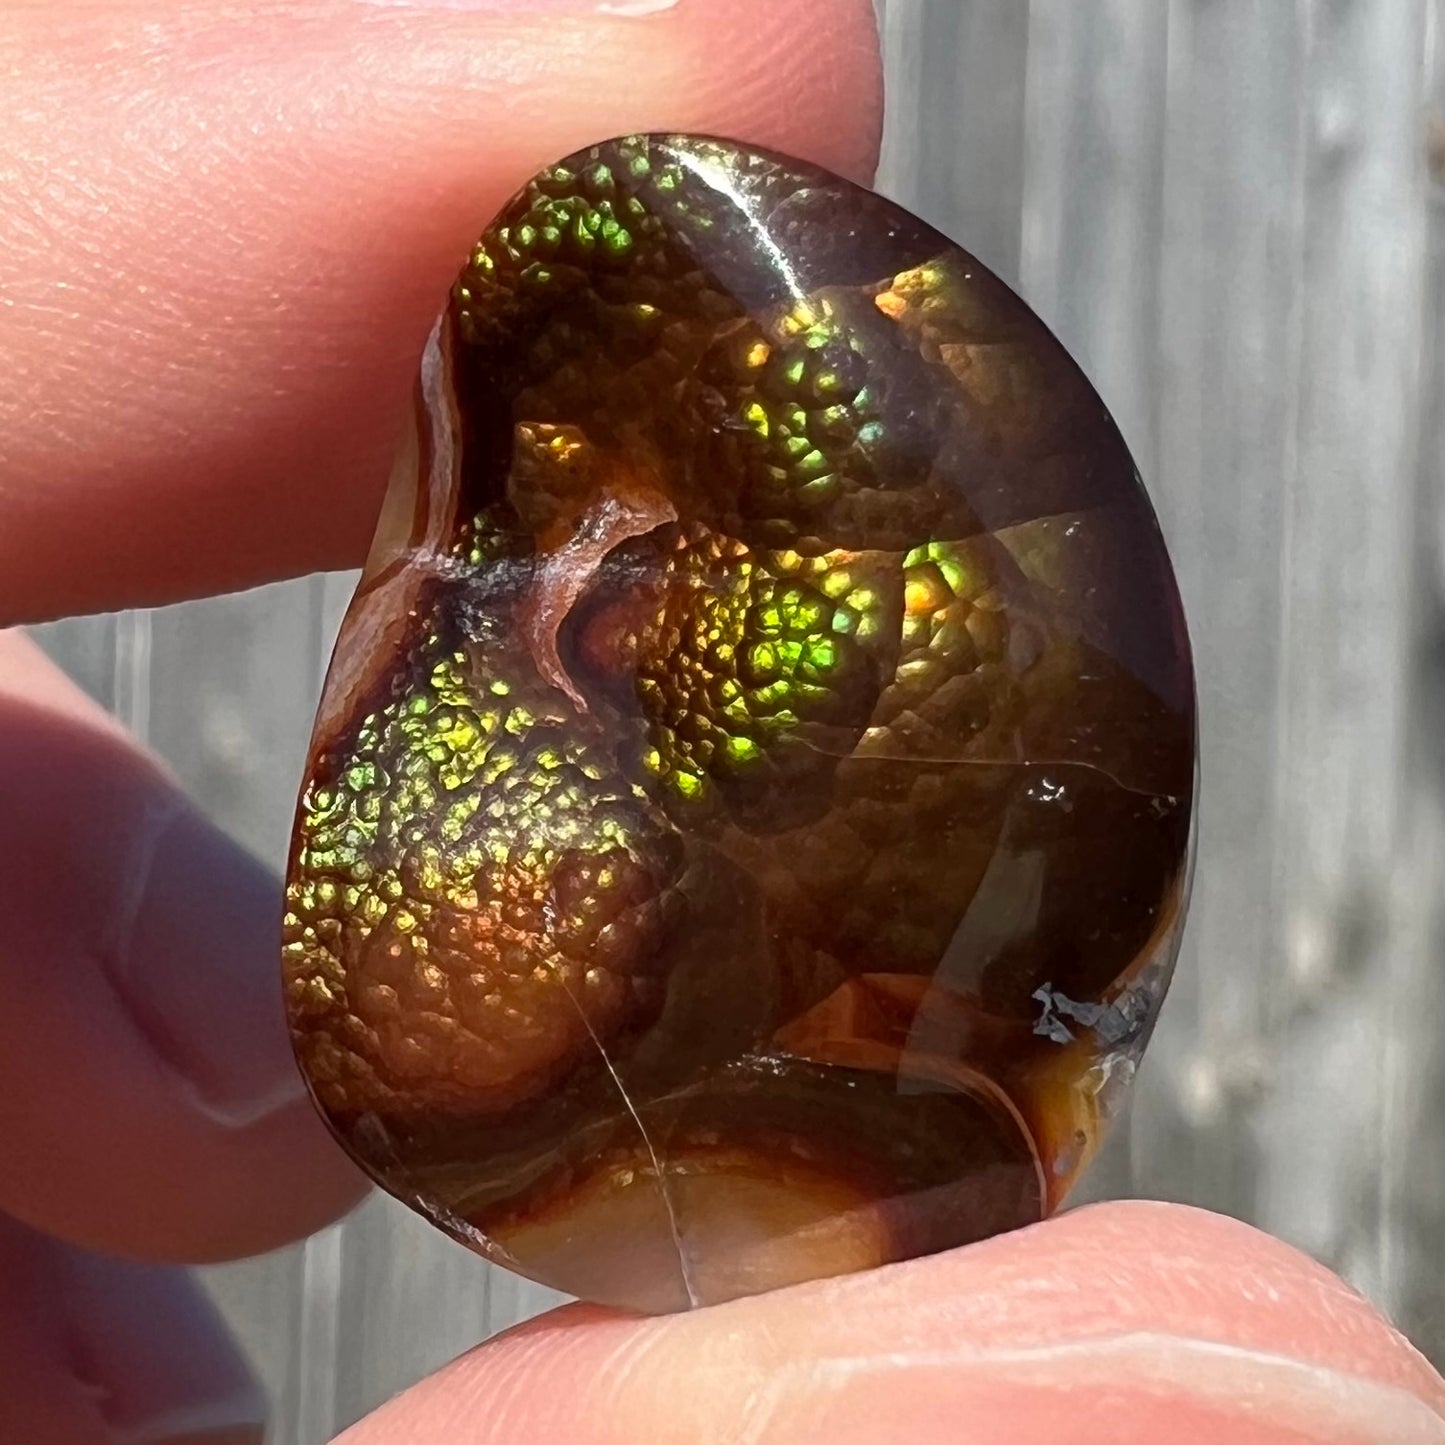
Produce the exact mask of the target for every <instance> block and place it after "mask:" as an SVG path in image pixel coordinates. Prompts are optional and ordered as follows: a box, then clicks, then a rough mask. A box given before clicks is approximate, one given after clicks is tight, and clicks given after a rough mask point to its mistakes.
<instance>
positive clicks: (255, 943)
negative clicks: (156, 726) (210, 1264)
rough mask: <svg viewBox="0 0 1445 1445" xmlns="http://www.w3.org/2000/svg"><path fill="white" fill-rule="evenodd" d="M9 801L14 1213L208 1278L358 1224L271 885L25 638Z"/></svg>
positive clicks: (5, 1171) (2, 1136) (10, 686)
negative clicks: (326, 1121) (204, 1268)
mask: <svg viewBox="0 0 1445 1445" xmlns="http://www.w3.org/2000/svg"><path fill="white" fill-rule="evenodd" d="M0 798H3V799H4V800H5V803H4V807H3V808H0V880H3V881H0V888H3V890H4V895H5V902H4V919H5V925H4V929H3V931H0V995H3V998H4V1007H3V1008H0V1209H7V1210H9V1211H10V1212H11V1213H13V1214H15V1215H18V1216H19V1217H21V1218H22V1219H25V1220H27V1221H29V1222H30V1223H31V1224H34V1225H36V1226H38V1227H41V1228H44V1229H47V1230H49V1231H51V1232H54V1233H57V1234H61V1235H63V1236H65V1237H66V1238H67V1239H70V1240H73V1241H76V1242H78V1243H81V1244H86V1245H90V1246H93V1247H95V1248H100V1249H109V1250H113V1251H115V1252H117V1253H123V1254H128V1255H138V1256H143V1257H155V1258H163V1259H178V1260H199V1259H213V1258H219V1257H225V1256H230V1255H239V1254H249V1253H253V1252H256V1251H258V1250H262V1249H266V1248H270V1247H272V1246H274V1245H277V1244H280V1243H282V1242H284V1241H285V1240H287V1239H291V1238H295V1237H298V1236H300V1235H302V1234H305V1233H308V1232H310V1231H311V1230H313V1229H315V1228H317V1227H318V1226H320V1225H321V1224H323V1223H325V1222H326V1221H327V1220H329V1219H331V1218H333V1217H335V1215H336V1214H338V1213H339V1212H340V1211H341V1210H343V1209H345V1208H346V1207H347V1206H348V1205H350V1204H351V1203H352V1202H353V1201H354V1200H355V1199H356V1197H357V1195H358V1194H359V1192H360V1181H359V1177H358V1176H357V1174H356V1172H355V1171H354V1170H353V1169H352V1168H351V1166H350V1164H348V1163H347V1161H346V1160H345V1159H344V1158H343V1157H342V1156H341V1153H340V1151H339V1150H338V1149H337V1148H336V1146H335V1145H334V1143H333V1142H332V1141H331V1139H330V1138H329V1136H328V1135H327V1134H326V1133H325V1131H324V1129H323V1127H322V1125H321V1123H320V1121H319V1119H318V1118H317V1117H316V1114H315V1111H314V1110H313V1108H312V1107H311V1103H310V1100H309V1099H308V1098H306V1097H305V1092H304V1088H303V1085H302V1083H301V1079H300V1076H299V1074H298V1072H297V1070H296V1066H295V1064H294V1062H293V1060H292V1058H291V1056H290V1048H289V1045H288V1043H287V1038H286V1030H285V1024H284V1018H283V1008H282V1001H281V986H280V938H279V935H280V911H281V909H280V898H279V889H278V888H277V885H276V884H275V882H274V881H273V880H272V879H271V878H270V877H269V876H268V875H267V874H266V872H265V871H264V870H263V869H262V868H261V867H260V865H259V864H257V863H256V862H255V861H254V860H253V859H252V858H250V857H249V856H248V855H247V854H245V853H244V852H243V851H242V850H241V849H239V848H238V847H236V846H235V845H234V844H232V843H231V842H230V841H229V840H227V839H226V838H225V837H224V836H222V835H221V834H220V833H219V832H218V831H217V830H216V829H214V828H213V827H211V826H210V825H209V824H208V823H207V822H206V821H205V820H204V819H203V818H201V817H200V815H199V814H198V813H197V812H196V811H195V810H194V809H193V808H192V807H191V806H190V805H189V804H188V803H187V802H186V801H185V799H184V798H183V797H182V796H181V794H180V793H179V791H178V790H177V789H176V787H175V785H174V784H173V783H172V781H171V780H170V779H169V778H168V777H167V776H166V775H165V773H164V772H163V771H162V770H161V768H160V767H159V765H158V764H157V763H156V762H155V761H154V760H153V759H152V758H150V757H148V756H146V755H145V754H143V753H142V752H140V751H139V749H137V748H136V747H135V746H134V744H133V743H131V742H130V741H129V740H128V739H127V738H126V737H125V736H124V735H123V734H122V732H121V731H120V729H119V727H118V726H117V725H116V724H115V722H114V721H113V720H112V719H111V718H109V717H108V716H107V715H106V714H104V713H103V712H101V711H100V709H98V708H97V707H95V706H94V704H92V703H91V702H89V700H88V699H86V698H85V697H83V696H82V695H81V694H80V693H79V692H78V691H77V690H76V689H75V688H74V687H73V686H72V685H71V684H70V683H68V682H67V681H66V680H65V679H64V678H63V677H61V676H60V674H59V673H58V672H56V671H55V669H54V668H53V667H51V666H50V664H49V663H47V662H46V661H45V660H44V659H43V658H42V657H41V656H40V654H39V653H38V652H37V651H36V650H35V649H34V648H32V647H31V646H30V645H29V644H27V643H26V642H25V641H24V640H23V639H22V638H20V637H19V636H17V635H16V634H13V633H10V634H6V633H0Z"/></svg>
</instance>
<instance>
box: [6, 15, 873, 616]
mask: <svg viewBox="0 0 1445 1445" xmlns="http://www.w3.org/2000/svg"><path fill="white" fill-rule="evenodd" d="M624 12H636V13H635V14H629V13H624ZM0 73H3V74H5V75H6V76H7V77H8V82H7V85H6V86H5V88H4V92H3V96H0V174H3V175H5V176H6V178H7V179H6V201H5V205H4V206H3V207H0V299H3V304H0V355H4V356H5V357H6V358H7V361H8V363H9V364H8V366H7V382H6V385H5V386H4V387H3V388H0V519H3V524H0V622H3V621H5V620H7V619H8V620H12V621H26V620H34V619H35V618H38V617H41V616H52V615H55V614H58V613H62V612H75V611H81V610H87V609H95V608H101V607H116V606H120V605H123V604H131V603H140V602H158V601H162V600H166V599H170V598H174V597H178V596H181V595H186V594H194V593H198V592H202V591H206V590H212V591H219V590H225V589H228V588H235V587H240V586H243V585H246V584H249V583H254V582H258V581H261V580H263V579H266V578H272V577H276V576H280V575H283V574H288V573H296V572H302V571H307V570H311V569H315V568H324V567H341V566H348V565H351V564H354V563H357V562H359V561H360V559H361V557H362V555H363V552H364V550H365V545H366V542H367V540H368V538H369V536H370V532H371V527H372V523H373V521H374V519H375V515H376V510H377V505H378V501H379V496H380V488H381V486H382V485H383V483H384V480H385V477H386V473H387V471H388V466H389V462H390V458H391V455H392V452H393V449H394V447H395V444H396V440H397V436H398V434H399V432H400V430H401V424H402V420H403V417H404V416H405V414H406V411H407V408H408V406H409V404H410V394H411V384H412V377H413V374H414V372H415V369H416V365H417V358H418V356H419V354H420V350H421V345H422V342H423V340H424V338H425V335H426V332H427V330H428V328H429V326H430V324H431V321H432V319H433V317H434V316H435V314H436V312H437V311H438V310H439V309H440V306H441V303H442V301H443V300H444V297H445V294H446V290H447V288H448V286H449V285H450V283H451V280H452V278H453V277H454V276H455V274H456V272H457V271H458V269H459V267H460V264H461V261H462V260H463V258H464V257H465V254H466V252H467V249H468V246H469V244H470V243H471V241H472V240H473V239H474V238H475V236H476V234H477V233H478V232H479V231H480V230H481V228H482V227H483V226H484V225H485V223H486V222H487V221H488V220H489V219H490V218H491V216H492V214H493V213H494V212H495V211H496V210H497V209H499V207H500V205H501V204H502V202H503V201H504V200H505V198H506V197H507V196H508V195H509V194H510V193H511V192H512V191H514V190H515V189H516V188H517V187H518V186H519V185H520V184H521V183H522V182H523V181H525V179H526V178H527V176H529V175H530V174H532V173H533V172H534V171H535V170H537V169H538V168H540V167H541V166H542V165H545V164H547V163H548V162H550V161H552V160H555V159H557V158H558V157H560V156H563V155H566V154H568V153H569V152H571V151H572V150H574V149H575V148H577V147H579V146H582V145H585V144H587V143H589V142H592V141H597V140H601V139H605V138H607V137H609V136H612V135H614V134H617V133H619V132H624V131H629V130H634V129H643V128H652V129H658V128H664V129H670V130H682V129H687V130H698V131H705V132H712V133H723V134H730V135H735V136H738V137H740V138H743V139H747V140H751V141H755V142H758V143H761V144H766V145H772V146H775V147H779V148H782V149H784V150H787V151H790V152H795V153H799V154H801V155H803V156H805V157H808V158H812V159H816V160H818V161H820V162H822V163H824V164H826V165H829V166H831V167H833V168H835V169H839V170H842V171H846V172H849V173H852V174H854V175H857V174H861V173H865V172H867V171H868V169H869V167H870V165H871V159H872V156H873V154H874V150H875V147H876V140H877V130H878V123H879V80H878V69H877V56H876V48H875V43H874V34H873V20H872V5H871V0H766V3H761V0H673V3H671V4H670V5H667V4H659V3H658V0H645V3H639V0H611V3H604V0H549V3H546V4H538V3H536V0H530V3H529V0H476V3H471V0H436V3H434V4H425V3H422V4H405V3H390V0H387V3H362V0H244V3H241V4H236V3H231V0H225V3H222V0H206V3H195V0H193V3H189V4H179V5H178V4H176V3H175V0H135V3H132V4H127V5H121V6H95V5H81V4H76V3H66V4H56V5H46V6H35V7H29V8H22V9H21V10H19V11H18V12H17V11H16V10H15V9H14V7H12V8H11V11H10V13H9V14H8V15H6V16H5V17H4V19H3V20H0ZM7 112H8V113H7Z"/></svg>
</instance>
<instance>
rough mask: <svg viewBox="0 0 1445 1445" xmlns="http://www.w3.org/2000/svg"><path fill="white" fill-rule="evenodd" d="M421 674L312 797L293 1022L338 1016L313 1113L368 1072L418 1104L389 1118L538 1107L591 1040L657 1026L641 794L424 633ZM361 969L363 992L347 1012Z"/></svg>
mask: <svg viewBox="0 0 1445 1445" xmlns="http://www.w3.org/2000/svg"><path fill="white" fill-rule="evenodd" d="M416 662H417V667H416V669H415V670H413V671H412V674H411V680H410V682H409V684H404V685H394V687H393V693H394V696H392V698H391V699H390V700H389V701H387V702H386V703H385V704H384V705H382V706H381V707H379V708H378V709H377V710H376V711H374V712H371V713H368V714H367V715H366V716H365V717H363V718H362V719H361V720H360V722H359V725H358V726H357V729H356V732H355V735H354V738H353V740H352V741H351V743H350V744H349V746H348V747H347V748H346V751H345V755H344V758H342V759H340V760H339V761H338V764H337V765H336V766H334V767H332V768H328V767H326V766H325V762H324V760H323V762H322V766H321V768H320V769H318V771H321V772H323V773H325V774H327V775H328V776H330V777H331V781H328V782H324V783H319V782H318V783H313V784H312V786H311V787H310V788H309V789H308V790H307V792H306V793H305V795H304V796H303V798H302V802H301V814H300V826H299V836H298V845H299V846H298V851H297V853H296V867H295V869H294V870H293V876H292V881H291V884H290V887H289V889H288V895H287V899H288V911H287V913H286V916H285V920H284V955H285V957H286V958H287V959H288V961H289V962H291V963H292V964H293V965H294V966H295V967H296V968H297V969H298V970H300V969H301V968H302V967H303V965H304V966H305V969H306V981H305V985H304V987H303V988H301V989H298V990H296V991H295V992H293V996H292V1008H293V1010H296V1011H299V1012H298V1016H301V1017H312V1018H318V1019H319V1018H321V1017H324V1016H326V1015H328V1014H332V1015H336V1014H338V1013H340V1011H341V1006H342V1004H343V1003H345V1005H346V1006H347V1007H348V1008H349V1011H350V1012H349V1015H348V1016H345V1017H344V1018H339V1019H338V1020H337V1027H338V1029H339V1030H340V1031H341V1036H340V1037H339V1038H337V1037H334V1036H331V1035H327V1036H326V1037H330V1038H331V1039H332V1042H331V1044H330V1045H329V1046H323V1050H322V1057H321V1058H320V1059H319V1060H318V1062H317V1063H316V1064H315V1065H314V1066H313V1082H314V1083H315V1084H316V1086H317V1088H318V1091H319V1092H320V1094H321V1096H322V1098H323V1100H324V1099H325V1098H326V1097H327V1093H328V1090H334V1091H335V1092H336V1094H337V1096H338V1097H339V1096H340V1092H341V1091H342V1090H343V1089H344V1088H345V1087H347V1086H348V1081H350V1084H351V1086H353V1087H354V1086H355V1085H356V1083H357V1080H356V1078H355V1075H356V1071H357V1070H358V1069H368V1064H367V1063H366V1060H368V1059H377V1058H380V1059H383V1060H384V1061H385V1066H386V1074H385V1077H380V1076H377V1075H375V1074H370V1075H369V1078H368V1081H367V1084H368V1087H369V1088H370V1089H372V1090H374V1091H376V1092H378V1093H379V1094H381V1095H385V1096H387V1097H390V1096H392V1095H393V1093H394V1092H395V1090H396V1088H397V1086H398V1085H405V1084H406V1082H407V1081H411V1084H412V1086H413V1088H414V1089H415V1090H416V1092H415V1093H413V1094H410V1095H408V1096H407V1098H406V1099H405V1100H403V1099H402V1097H401V1096H400V1095H397V1100H398V1107H402V1106H403V1105H404V1106H405V1107H406V1108H407V1109H409V1110H416V1109H423V1110H424V1109H432V1110H434V1109H437V1108H444V1107H449V1106H451V1105H452V1104H454V1103H455V1104H456V1105H458V1106H465V1107H467V1108H475V1107H478V1106H480V1105H487V1106H493V1107H494V1106H495V1105H496V1104H497V1103H499V1102H505V1101H506V1100H507V1099H510V1098H515V1097H521V1096H525V1095H527V1094H529V1093H531V1092H534V1091H535V1090H536V1089H537V1088H539V1087H540V1086H541V1083H542V1082H544V1081H545V1080H546V1079H547V1078H549V1077H550V1072H549V1071H550V1069H551V1068H552V1067H553V1066H555V1065H556V1064H557V1063H558V1062H559V1061H560V1060H563V1059H566V1058H567V1057H569V1056H570V1055H571V1054H572V1052H573V1051H574V1050H575V1049H576V1048H577V1047H578V1045H579V1042H580V1041H581V1040H582V1039H583V1038H585V1037H586V1034H587V1028H588V1027H589V1026H590V1027H591V1028H592V1029H593V1030H597V1031H600V1036H602V1037H606V1036H609V1035H610V1034H611V1033H612V1032H613V1031H614V1030H615V1029H616V1028H619V1027H621V1026H623V1024H624V1023H625V1022H627V1021H628V1020H630V1019H633V1018H635V1017H636V1016H637V1015H638V1013H639V1010H641V1011H643V1012H645V1011H646V1010H647V1009H648V1008H650V1007H652V1006H653V1004H654V1003H655V998H654V997H653V994H652V992H651V990H650V987H649V985H648V982H647V975H648V972H649V970H650V969H651V968H652V967H653V966H654V964H655V950H656V946H657V941H658V929H659V915H658V906H659V899H660V895H661V893H662V891H663V889H664V888H665V886H666V883H667V879H668V877H669V874H670V870H669V865H668V864H667V862H666V857H667V852H666V848H665V847H662V848H660V847H659V846H658V843H657V840H656V837H655V832H656V825H655V820H653V819H652V818H650V816H649V814H648V812H647V810H646V809H645V807H644V806H642V805H641V804H640V803H639V800H638V799H637V798H636V796H635V794H634V793H633V791H632V789H631V787H630V786H629V785H628V784H626V783H625V782H623V781H621V780H620V779H619V778H618V777H617V775H616V773H615V770H614V769H613V768H612V766H611V765H610V763H609V762H608V761H607V760H606V759H605V758H603V757H600V756H599V755H598V754H597V753H596V752H595V750H593V749H590V748H589V747H588V746H587V745H586V744H584V743H583V742H580V741H579V740H578V739H577V738H576V737H575V735H573V734H571V733H570V732H569V731H568V730H566V729H565V728H562V727H559V726H558V724H557V719H556V718H555V717H554V716H549V715H548V710H547V708H546V704H545V699H544V700H543V703H542V705H541V706H537V705H535V703H534V704H529V703H528V702H526V701H524V700H522V699H520V698H519V697H518V696H517V695H516V693H515V692H514V689H513V688H512V686H511V685H510V684H509V683H507V682H506V681H505V680H503V679H502V678H501V677H500V676H499V677H496V678H495V679H494V680H493V681H492V682H491V684H490V686H489V687H488V688H487V689H486V690H485V691H484V692H482V693H480V694H479V692H478V690H477V688H476V686H475V684H474V683H473V681H472V680H471V679H472V678H473V677H474V676H475V667H476V658H475V657H472V656H469V655H468V654H467V653H466V652H464V651H448V650H446V648H445V647H444V646H443V645H442V643H441V640H440V638H439V637H437V636H436V635H435V634H433V636H432V637H431V638H430V639H429V640H428V641H427V642H426V644H425V645H424V647H423V648H422V649H420V651H419V654H418V657H417V659H416ZM358 968H361V969H363V971H364V972H365V974H366V976H367V979H368V983H367V986H366V988H365V990H364V991H361V992H359V993H358V992H356V991H355V989H354V987H353V989H352V991H351V992H350V993H349V994H348V991H347V985H346V980H347V977H348V972H349V971H351V970H356V969H358ZM584 1012H585V1020H586V1022H585V1023H584ZM348 1034H349V1035H350V1036H351V1040H352V1042H353V1044H354V1048H352V1049H347V1048H346V1047H344V1040H345V1039H346V1036H347V1035H348ZM442 1059H445V1060H446V1061H447V1065H448V1070H447V1071H448V1072H449V1074H450V1082H449V1083H448V1084H447V1085H446V1086H445V1087H441V1086H440V1085H436V1075H437V1073H438V1062H439V1060H442ZM427 1079H431V1080H432V1081H433V1085H435V1086H433V1085H423V1084H422V1083H421V1082H420V1081H422V1080H427Z"/></svg>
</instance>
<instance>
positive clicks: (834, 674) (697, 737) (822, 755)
mask: <svg viewBox="0 0 1445 1445" xmlns="http://www.w3.org/2000/svg"><path fill="white" fill-rule="evenodd" d="M851 560H852V559H850V558H849V556H848V555H847V554H836V555H834V556H832V557H820V558H804V557H801V556H799V555H798V554H797V553H789V552H782V553H778V552H773V553H761V554H755V553H753V552H750V551H749V550H748V548H747V547H745V546H743V544H742V543H740V542H733V541H729V540H728V539H726V538H722V537H719V536H717V535H716V534H713V533H710V532H706V531H697V532H695V533H694V534H693V535H691V536H689V535H687V534H679V535H678V536H677V538H676V541H675V544H674V547H673V549H672V551H671V553H670V555H669V556H668V557H667V558H666V560H665V561H664V563H663V568H662V575H663V581H662V586H661V593H662V596H663V598H664V599H665V601H664V603H663V605H662V607H661V609H660V610H659V612H658V614H657V615H656V617H655V618H654V619H653V620H652V621H651V622H650V623H649V624H648V625H647V626H646V627H645V628H644V629H643V630H642V631H641V634H640V636H639V638H638V640H637V643H636V645H635V654H636V656H637V658H638V672H637V694H638V700H639V703H640V705H641V708H642V710H643V713H644V715H645V716H646V718H647V719H648V738H649V744H650V746H649V748H648V750H647V753H646V757H645V761H646V765H647V768H648V769H649V771H650V772H651V773H653V774H655V775H656V776H657V777H658V778H660V779H662V780H664V781H665V782H666V784H667V785H668V787H669V789H670V790H672V791H673V792H675V793H676V794H678V795H680V796H681V797H683V798H685V799H699V800H706V799H707V798H708V797H709V795H710V792H711V789H712V787H713V785H714V784H715V785H717V786H718V787H719V788H720V789H721V790H722V792H723V794H724V795H725V796H728V797H730V799H731V800H732V801H733V802H734V803H735V804H740V803H742V801H743V800H744V798H745V797H747V796H750V795H752V794H753V793H754V792H755V791H756V787H757V785H758V783H759V782H760V781H765V782H766V783H767V784H769V785H770V786H775V785H777V784H778V782H779V777H780V770H781V769H783V768H789V769H790V771H791V772H792V773H793V774H796V773H797V772H799V771H800V770H809V771H812V770H816V769H817V768H819V767H820V766H821V767H823V768H824V769H827V768H829V767H831V765H832V762H833V761H835V760H836V758H837V757H838V756H840V755H841V754H842V753H844V752H846V750H847V748H848V747H849V746H851V743H852V741H853V740H854V739H855V738H856V735H857V733H858V731H859V730H861V729H862V727H863V726H864V725H865V724H866V722H867V718H868V713H869V710H870V708H871V707H872V704H873V701H874V699H875V697H876V694H877V684H876V681H875V678H874V672H873V667H872V664H871V660H870V658H869V655H868V652H867V650H866V649H867V644H868V643H870V642H871V641H873V640H875V639H876V638H877V636H878V633H879V631H880V628H879V619H878V613H879V610H880V606H879V599H878V597H877V596H876V594H875V593H874V592H873V591H872V590H871V589H870V588H869V587H868V586H867V585H866V584H865V583H864V582H862V581H861V580H860V579H859V578H858V576H857V573H856V568H855V567H854V566H853V565H851ZM759 770H762V771H763V772H764V774H765V777H764V779H761V780H760V779H758V778H757V777H756V776H755V775H756V774H757V773H758V772H759ZM774 806H775V807H776V800H774Z"/></svg>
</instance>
